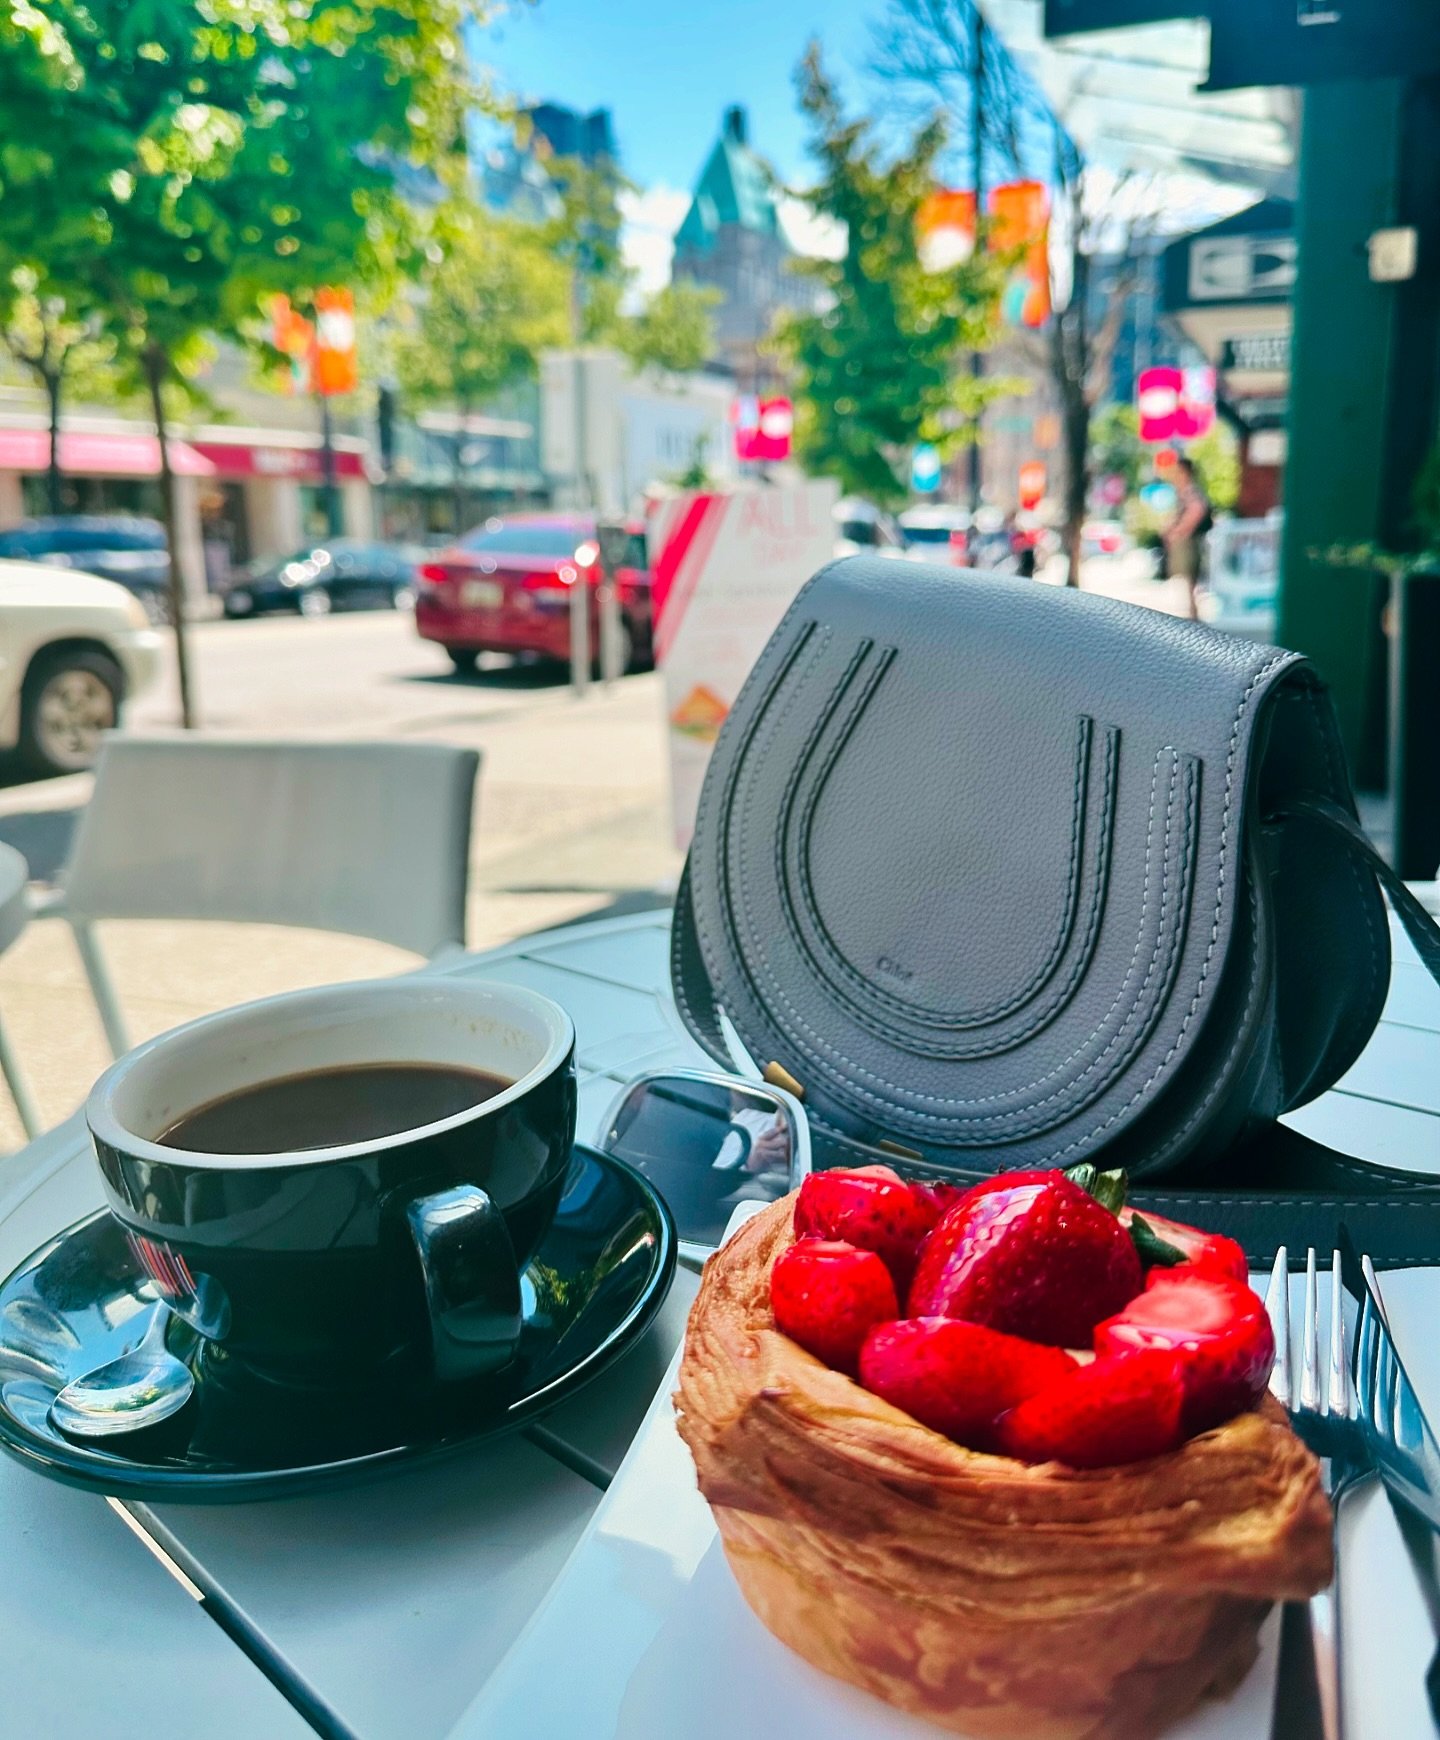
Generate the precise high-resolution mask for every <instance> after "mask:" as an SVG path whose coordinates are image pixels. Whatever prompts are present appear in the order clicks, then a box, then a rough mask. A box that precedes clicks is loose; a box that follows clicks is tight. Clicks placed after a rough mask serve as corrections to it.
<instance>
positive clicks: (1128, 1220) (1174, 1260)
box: [1120, 1208, 1250, 1284]
mask: <svg viewBox="0 0 1440 1740" xmlns="http://www.w3.org/2000/svg"><path fill="white" fill-rule="evenodd" d="M1120 1219H1121V1220H1122V1221H1123V1222H1124V1224H1125V1225H1126V1226H1127V1227H1128V1228H1129V1230H1130V1236H1131V1238H1132V1239H1134V1241H1135V1249H1136V1250H1137V1251H1138V1252H1139V1253H1140V1261H1141V1262H1142V1263H1143V1264H1144V1265H1145V1267H1146V1268H1147V1269H1152V1268H1172V1267H1177V1266H1178V1265H1179V1264H1181V1263H1190V1264H1193V1265H1194V1266H1195V1268H1197V1269H1204V1270H1206V1271H1208V1272H1209V1273H1211V1274H1216V1275H1228V1276H1230V1278H1231V1279H1232V1280H1235V1281H1244V1282H1246V1283H1247V1284H1248V1282H1249V1280H1250V1265H1249V1263H1248V1262H1247V1261H1246V1260H1245V1253H1244V1251H1243V1250H1242V1249H1241V1248H1240V1246H1239V1245H1238V1244H1236V1242H1235V1240H1234V1239H1231V1238H1226V1236H1225V1234H1224V1233H1207V1232H1201V1230H1200V1228H1199V1227H1198V1226H1186V1225H1185V1223H1184V1221H1181V1220H1166V1218H1165V1216H1164V1215H1163V1214H1151V1212H1150V1210H1149V1209H1148V1208H1147V1209H1146V1210H1145V1211H1144V1213H1143V1214H1141V1213H1139V1212H1137V1211H1136V1210H1135V1209H1133V1208H1122V1209H1121V1210H1120Z"/></svg>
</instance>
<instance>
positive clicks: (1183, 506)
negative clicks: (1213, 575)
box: [1161, 458, 1215, 621]
mask: <svg viewBox="0 0 1440 1740" xmlns="http://www.w3.org/2000/svg"><path fill="white" fill-rule="evenodd" d="M1175 474H1176V475H1175V494H1176V498H1177V499H1176V503H1175V517H1174V519H1172V520H1171V522H1170V524H1169V525H1168V526H1166V528H1165V530H1164V532H1163V533H1162V534H1161V535H1162V536H1163V538H1164V540H1165V572H1166V574H1167V575H1168V576H1169V577H1170V578H1172V579H1174V578H1177V577H1178V578H1179V579H1181V580H1183V581H1184V582H1185V593H1186V604H1187V607H1188V614H1189V616H1190V618H1191V620H1192V621H1194V620H1195V619H1196V618H1198V616H1199V614H1200V613H1199V610H1198V609H1197V608H1196V603H1195V588H1196V586H1197V585H1198V584H1199V580H1200V574H1201V571H1202V569H1203V566H1204V560H1205V539H1206V537H1207V536H1208V535H1209V532H1210V528H1211V527H1212V526H1213V525H1214V524H1215V516H1214V514H1213V513H1212V512H1211V509H1210V498H1209V496H1207V495H1206V493H1205V486H1204V484H1203V483H1201V481H1200V474H1199V472H1198V471H1197V470H1196V469H1195V461H1194V460H1193V459H1185V458H1181V459H1178V460H1177V461H1176V462H1175Z"/></svg>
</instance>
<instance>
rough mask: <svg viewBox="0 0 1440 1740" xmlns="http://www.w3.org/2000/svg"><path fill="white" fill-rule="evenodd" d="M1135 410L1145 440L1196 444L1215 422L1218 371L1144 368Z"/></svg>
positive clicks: (1136, 395)
mask: <svg viewBox="0 0 1440 1740" xmlns="http://www.w3.org/2000/svg"><path fill="white" fill-rule="evenodd" d="M1135 408H1136V410H1137V412H1138V413H1139V417H1140V439H1141V440H1142V441H1175V440H1183V441H1193V440H1194V439H1195V438H1196V437H1197V436H1199V435H1203V434H1204V433H1205V432H1206V430H1208V429H1209V428H1210V427H1211V425H1212V424H1213V423H1214V421H1215V371H1214V369H1212V368H1194V369H1177V368H1169V367H1161V368H1149V369H1141V371H1140V374H1139V376H1138V378H1137V380H1136V382H1135Z"/></svg>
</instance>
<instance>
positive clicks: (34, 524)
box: [0, 514, 170, 622]
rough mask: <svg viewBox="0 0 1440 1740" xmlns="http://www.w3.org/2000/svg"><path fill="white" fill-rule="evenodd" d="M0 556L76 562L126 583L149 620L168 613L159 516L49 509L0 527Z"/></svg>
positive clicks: (164, 551) (163, 617)
mask: <svg viewBox="0 0 1440 1740" xmlns="http://www.w3.org/2000/svg"><path fill="white" fill-rule="evenodd" d="M0 557H8V558H9V559H10V560H12V561H16V562H47V563H49V564H50V565H51V566H52V567H56V568H76V569H79V570H80V571H81V572H83V573H86V574H98V575H99V576H100V578H101V579H102V580H114V581H115V582H117V584H119V585H121V586H125V587H128V588H129V590H130V591H131V592H133V593H134V594H135V596H136V597H137V598H138V599H139V600H140V602H141V603H142V604H143V605H144V606H145V613H146V615H147V616H148V617H149V618H150V620H151V621H152V622H165V621H166V620H167V619H168V617H169V591H170V557H169V554H168V551H167V548H166V542H165V528H164V526H162V525H161V524H160V522H159V520H148V519H142V518H140V516H139V515H136V514H55V515H52V516H50V517H48V518H45V519H35V520H25V521H24V522H23V523H22V524H20V525H18V526H12V527H11V529H10V530H9V531H7V532H0Z"/></svg>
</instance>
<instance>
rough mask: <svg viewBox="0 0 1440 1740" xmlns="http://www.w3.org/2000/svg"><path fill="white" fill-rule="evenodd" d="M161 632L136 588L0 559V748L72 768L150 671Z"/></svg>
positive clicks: (94, 747) (86, 759)
mask: <svg viewBox="0 0 1440 1740" xmlns="http://www.w3.org/2000/svg"><path fill="white" fill-rule="evenodd" d="M159 666H160V636H159V635H158V634H157V633H156V632H155V630H154V629H153V628H152V627H151V626H150V621H149V618H148V617H147V616H146V614H145V606H144V605H143V604H142V603H141V602H140V600H139V599H138V598H137V597H136V596H135V594H134V593H133V592H127V591H126V589H125V588H124V587H123V586H117V585H115V584H114V582H113V581H110V580H101V579H98V578H97V577H96V576H95V575H93V574H78V573H74V572H72V571H70V570H67V569H63V568H59V569H57V568H53V567H50V566H49V565H47V564H45V563H42V562H6V561H0V749H5V750H8V749H18V750H19V752H20V755H21V757H22V759H23V760H24V762H25V763H26V765H27V766H28V767H29V768H30V769H31V770H32V771H33V772H35V773H78V772H79V771H80V770H81V769H82V768H86V767H89V766H90V765H91V763H92V762H93V761H94V760H95V757H96V755H97V754H98V753H99V749H100V737H101V734H102V733H103V732H105V731H108V730H110V729H111V728H112V727H113V726H116V725H118V724H119V723H120V712H121V708H122V707H123V705H124V703H125V702H126V701H127V700H128V699H129V698H130V696H132V695H134V694H138V693H139V691H140V690H141V689H144V688H146V687H148V686H149V684H150V683H151V682H153V681H154V678H155V674H156V672H157V670H158V669H159Z"/></svg>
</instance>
